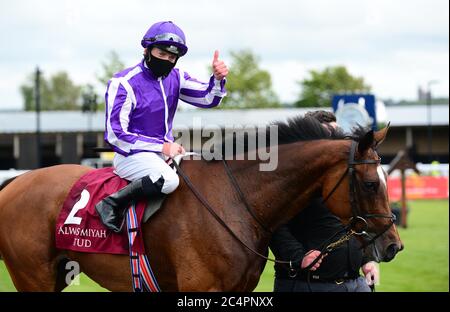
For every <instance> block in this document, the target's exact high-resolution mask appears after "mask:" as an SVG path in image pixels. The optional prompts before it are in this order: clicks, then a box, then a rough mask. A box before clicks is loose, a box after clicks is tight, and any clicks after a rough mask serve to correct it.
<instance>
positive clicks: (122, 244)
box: [56, 168, 147, 255]
mask: <svg viewBox="0 0 450 312" xmlns="http://www.w3.org/2000/svg"><path fill="white" fill-rule="evenodd" d="M113 170H114V169H113V168H102V169H95V170H91V171H89V172H88V173H86V174H85V175H83V176H82V177H81V178H80V179H79V180H78V181H77V182H76V183H75V184H74V185H73V186H72V188H71V190H70V192H69V195H68V196H67V198H66V199H65V201H64V204H63V207H62V210H61V212H60V214H59V216H58V219H57V222H56V248H60V249H68V250H74V251H79V252H91V253H108V254H124V255H128V254H129V245H128V244H129V243H128V233H127V227H126V226H123V228H122V232H120V233H115V232H113V231H112V230H109V229H108V228H106V227H105V226H104V225H103V223H102V221H101V219H100V217H99V216H98V214H97V211H96V210H95V205H96V204H97V203H98V202H99V201H101V200H102V199H103V198H105V197H107V196H109V195H110V194H112V193H115V192H117V191H118V190H119V189H121V188H123V187H125V186H126V185H127V184H128V182H127V181H126V180H124V179H122V178H120V177H119V176H117V175H116V174H115V173H114V171H113ZM146 204H147V203H146V202H145V201H141V202H139V203H137V204H136V207H135V210H136V216H137V220H136V221H137V224H138V225H140V224H141V221H142V218H143V216H144V210H145V207H146ZM140 232H141V228H140V227H139V230H138V233H137V234H138V235H137V236H136V239H135V241H134V243H133V246H132V251H133V252H137V253H140V254H143V253H145V248H144V242H143V240H142V235H141V233H140Z"/></svg>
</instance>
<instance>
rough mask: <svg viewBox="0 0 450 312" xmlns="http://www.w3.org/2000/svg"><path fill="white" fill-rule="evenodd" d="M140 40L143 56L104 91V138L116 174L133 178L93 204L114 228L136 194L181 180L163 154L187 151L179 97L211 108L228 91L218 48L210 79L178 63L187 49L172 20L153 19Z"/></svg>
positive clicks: (168, 188) (149, 193)
mask: <svg viewBox="0 0 450 312" xmlns="http://www.w3.org/2000/svg"><path fill="white" fill-rule="evenodd" d="M141 45H142V47H143V48H144V58H143V60H142V61H141V62H140V63H139V64H137V65H136V66H133V67H131V68H127V69H125V70H123V71H121V72H119V73H117V74H115V75H114V77H113V78H111V80H110V81H109V82H108V87H107V91H106V95H105V99H106V130H105V141H106V142H107V143H109V145H111V147H112V148H113V149H114V151H115V152H116V153H115V156H114V161H113V165H114V167H115V172H116V174H117V175H119V176H120V177H121V178H124V179H126V180H128V181H131V183H130V184H128V186H126V187H125V188H123V189H121V190H119V191H118V192H116V193H114V194H112V195H110V196H108V197H106V198H104V199H103V200H102V201H101V202H99V203H98V204H97V205H96V206H95V208H96V210H97V212H98V213H99V215H100V217H101V219H102V221H103V223H104V224H105V225H106V226H107V227H108V228H110V229H112V230H113V231H115V232H120V231H121V229H122V225H123V220H124V215H125V212H126V210H127V208H128V207H129V205H130V204H131V202H132V201H133V200H138V199H141V198H151V197H155V196H157V195H158V194H160V193H164V194H168V193H171V192H173V191H174V190H175V189H176V188H177V186H178V183H179V178H178V175H177V174H176V173H175V171H174V170H173V169H172V168H171V167H170V166H169V165H168V164H167V163H166V162H165V157H171V158H173V157H175V156H176V155H179V154H184V153H185V150H184V148H183V147H182V146H181V145H179V144H178V143H175V142H173V141H174V139H173V136H172V121H173V118H174V115H175V111H176V109H177V104H178V99H181V100H183V101H184V102H186V103H188V104H191V105H194V106H197V107H203V108H210V107H215V106H217V105H219V103H220V102H221V100H222V98H223V97H224V96H225V94H226V91H225V77H226V75H227V74H228V69H227V66H226V65H225V64H224V62H223V61H220V60H219V59H218V57H219V52H218V51H215V52H214V59H213V63H212V66H213V75H211V78H210V79H209V82H206V83H203V82H200V81H198V80H196V79H194V78H192V77H191V76H190V75H189V74H188V73H186V72H184V71H182V70H180V69H178V68H174V67H175V64H176V63H177V61H178V59H179V58H180V57H182V56H183V55H185V54H186V52H187V50H188V48H187V46H186V39H185V35H184V33H183V31H182V30H181V29H180V28H179V27H178V26H176V25H175V24H174V23H172V22H170V21H167V22H159V23H156V24H154V25H152V26H151V27H150V29H149V30H148V31H147V33H146V34H145V35H144V37H143V39H142V41H141Z"/></svg>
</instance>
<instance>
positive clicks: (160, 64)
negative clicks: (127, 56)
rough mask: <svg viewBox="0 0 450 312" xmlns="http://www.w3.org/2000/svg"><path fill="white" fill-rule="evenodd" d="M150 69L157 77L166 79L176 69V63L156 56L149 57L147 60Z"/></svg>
mask: <svg viewBox="0 0 450 312" xmlns="http://www.w3.org/2000/svg"><path fill="white" fill-rule="evenodd" d="M145 61H146V63H147V66H148V68H149V69H150V70H151V71H152V73H153V74H154V75H155V76H156V77H166V76H167V75H168V74H169V73H170V71H171V70H172V69H173V68H174V67H175V64H176V63H177V62H175V63H172V62H171V61H168V60H163V59H160V58H157V57H155V56H153V55H152V56H147V57H146V58H145Z"/></svg>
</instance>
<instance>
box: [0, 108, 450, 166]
mask: <svg viewBox="0 0 450 312" xmlns="http://www.w3.org/2000/svg"><path fill="white" fill-rule="evenodd" d="M310 110H315V109H314V108H309V109H306V108H284V109H249V110H181V111H179V112H178V113H177V114H176V117H175V120H174V133H175V135H176V134H177V133H178V132H179V131H186V130H188V131H190V132H191V133H193V132H194V131H195V132H197V133H198V132H200V131H201V130H202V129H204V128H205V129H222V130H223V129H225V128H226V127H228V128H235V129H244V128H245V127H249V126H264V125H267V124H269V123H270V122H273V121H282V120H286V119H287V118H290V117H294V116H297V115H304V114H305V113H306V112H307V111H310ZM330 110H331V108H330ZM426 116H427V107H426V105H411V106H404V105H402V106H387V107H386V108H385V117H386V121H389V122H390V130H389V134H388V137H387V139H386V141H385V142H384V143H383V144H382V145H381V146H380V149H379V153H380V155H382V161H383V163H384V164H388V163H389V162H390V161H391V160H392V159H393V158H394V157H395V155H396V154H397V152H398V151H399V150H400V149H403V148H405V147H406V146H410V147H412V149H413V155H412V157H413V160H414V161H415V162H422V163H427V162H428V148H429V146H428V136H427V126H428V121H427V118H426ZM35 118H36V116H35V113H33V112H22V111H21V112H0V170H8V169H10V168H15V169H25V170H26V169H35V168H36V167H37V164H38V159H37V157H38V156H37V146H36V134H35V132H36V131H35V125H36V122H35ZM104 125H105V121H104V113H100V112H99V113H95V114H93V115H92V116H87V115H86V114H83V113H82V112H75V111H65V112H42V113H41V128H42V129H41V164H42V166H51V165H56V164H68V163H77V164H79V163H81V161H82V160H83V159H91V160H92V159H98V158H99V157H100V154H99V153H97V152H95V151H94V147H101V146H104V141H103V131H104ZM431 125H432V127H433V142H432V144H431V147H432V152H433V160H436V161H439V162H440V163H448V162H449V157H448V156H449V155H448V154H449V143H448V130H449V129H448V125H449V105H448V103H447V104H443V105H433V106H432V118H431ZM192 137H193V135H191V138H192ZM200 137H201V135H200ZM202 139H203V141H205V140H208V138H207V137H206V138H205V137H204V138H202ZM182 143H183V145H184V146H189V147H191V148H192V149H197V150H198V149H199V148H200V145H201V142H193V141H190V142H182ZM103 157H110V156H108V155H103ZM105 160H106V161H107V158H105ZM101 162H102V161H101V160H99V161H98V163H99V164H101Z"/></svg>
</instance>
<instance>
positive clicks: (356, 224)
mask: <svg viewBox="0 0 450 312" xmlns="http://www.w3.org/2000/svg"><path fill="white" fill-rule="evenodd" d="M357 147H358V143H357V142H356V141H354V140H352V143H351V147H350V154H349V157H348V162H347V169H346V170H345V172H344V173H343V174H342V176H341V178H340V179H339V180H338V182H337V183H336V185H335V186H334V187H333V189H332V190H331V191H330V193H328V195H327V196H326V197H325V198H324V199H323V201H322V203H323V204H325V203H326V201H327V200H328V199H329V198H330V197H331V195H333V193H334V192H335V191H336V189H337V188H338V187H339V185H340V184H341V182H342V181H343V180H344V178H345V177H346V176H348V180H349V198H350V207H351V211H352V218H351V219H350V221H349V224H348V225H347V231H352V232H353V235H365V236H368V237H369V241H368V242H367V243H364V245H363V246H361V248H366V247H367V246H369V245H371V244H373V243H374V242H375V240H376V239H377V238H379V237H380V236H381V235H383V234H384V233H385V232H386V231H388V230H389V229H390V228H391V227H392V225H393V224H394V223H395V220H396V217H395V215H394V214H393V213H391V214H380V213H362V212H361V210H360V209H359V205H358V199H357V197H356V193H357V192H356V189H355V187H356V184H357V181H356V170H355V166H357V165H367V164H369V165H379V164H380V162H381V159H380V158H378V159H360V160H356V159H355V154H356V149H357ZM372 218H385V219H390V220H391V222H390V223H389V224H388V225H387V226H386V227H385V228H384V229H383V230H382V231H380V232H379V233H377V234H375V235H374V236H373V237H370V235H369V234H368V233H367V232H366V230H367V228H368V224H367V219H372ZM361 225H362V226H361ZM355 228H360V229H359V230H355Z"/></svg>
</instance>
